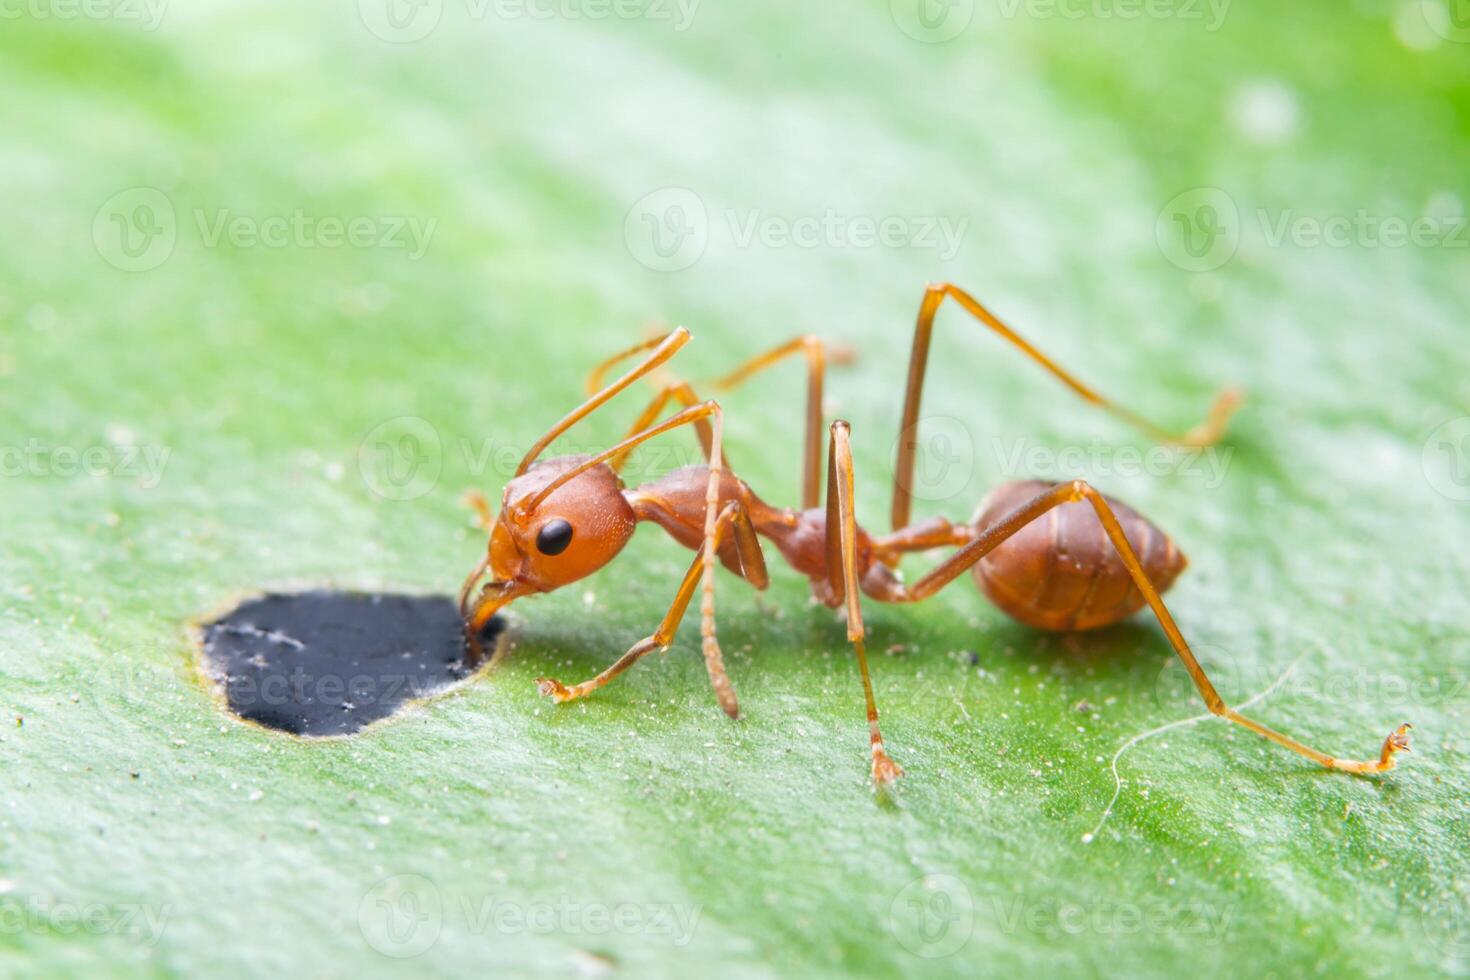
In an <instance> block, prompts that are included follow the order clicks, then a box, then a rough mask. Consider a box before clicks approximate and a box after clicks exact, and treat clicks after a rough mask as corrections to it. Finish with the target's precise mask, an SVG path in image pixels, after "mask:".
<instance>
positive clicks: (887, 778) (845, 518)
mask: <svg viewBox="0 0 1470 980" xmlns="http://www.w3.org/2000/svg"><path fill="white" fill-rule="evenodd" d="M848 436H849V431H848V425H847V423H846V422H843V421H841V420H838V421H836V422H833V423H832V441H831V442H830V443H828V450H827V584H828V586H829V587H830V588H831V589H832V592H833V595H835V596H837V597H838V598H842V599H845V600H846V602H847V639H848V640H849V641H850V642H851V643H852V648H853V651H854V652H856V654H857V662H858V673H859V674H861V675H862V679H863V697H864V698H865V699H866V700H867V704H868V738H869V741H870V742H871V743H872V747H873V782H874V783H876V784H878V785H879V786H883V785H887V784H888V783H891V782H893V781H894V780H895V779H897V778H898V777H899V776H902V775H903V768H902V767H901V766H899V764H898V763H896V762H894V761H893V759H891V758H890V757H889V755H888V752H887V751H886V750H885V749H884V748H883V733H882V732H881V731H880V730H879V729H878V704H877V701H876V700H875V699H874V697H873V679H872V677H871V676H870V675H869V673H868V653H867V649H866V647H865V645H864V644H865V637H866V630H864V629H863V606H862V591H861V589H860V587H859V584H858V576H857V520H856V518H855V517H854V514H853V500H852V498H853V477H852V447H851V446H850V444H849V439H848Z"/></svg>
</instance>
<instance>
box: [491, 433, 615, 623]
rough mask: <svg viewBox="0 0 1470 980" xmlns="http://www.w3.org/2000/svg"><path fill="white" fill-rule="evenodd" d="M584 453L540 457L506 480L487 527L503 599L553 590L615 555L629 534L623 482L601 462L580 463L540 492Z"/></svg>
mask: <svg viewBox="0 0 1470 980" xmlns="http://www.w3.org/2000/svg"><path fill="white" fill-rule="evenodd" d="M587 461H588V457H586V456H558V457H556V458H554V459H548V460H546V461H545V462H543V463H537V464H536V465H535V466H532V467H531V468H530V469H528V470H527V471H526V472H525V473H523V474H521V475H520V476H518V477H515V478H514V479H513V480H511V481H510V482H509V483H507V484H506V485H505V493H504V495H503V496H502V497H501V505H500V516H499V517H498V518H496V520H495V527H494V528H493V529H492V530H491V532H490V554H489V566H490V574H491V576H492V577H493V579H494V581H495V583H496V584H498V585H499V586H500V588H501V589H502V591H503V594H505V596H506V598H507V600H508V599H509V598H511V597H513V596H517V595H525V594H528V593H532V592H551V591H553V590H554V589H559V588H561V587H562V586H563V585H568V584H570V583H572V582H575V581H577V580H578V579H580V578H584V577H586V576H588V575H591V574H592V573H593V572H595V571H597V570H598V569H599V568H601V567H602V566H603V565H606V564H607V563H608V562H610V561H612V560H613V558H615V557H616V556H617V554H618V552H620V551H622V550H623V546H624V545H626V544H627V543H628V539H629V538H631V537H632V536H633V528H634V526H635V525H636V524H637V522H638V521H637V518H636V517H634V515H633V508H632V507H631V506H630V505H629V504H628V501H627V499H626V498H624V496H623V481H622V480H620V479H618V475H617V474H616V473H614V472H613V470H612V467H610V466H608V465H607V464H606V463H597V464H595V465H593V466H590V467H587V468H585V469H582V470H581V472H578V473H575V474H573V475H571V476H570V477H569V478H567V479H566V480H565V481H564V482H560V483H559V485H558V486H556V487H554V488H552V489H551V492H550V493H544V492H543V491H545V490H546V489H547V487H548V486H550V485H551V484H552V483H553V482H556V481H557V478H558V477H563V476H564V475H566V474H568V473H569V472H570V471H572V470H576V469H578V467H581V466H585V464H586V463H587Z"/></svg>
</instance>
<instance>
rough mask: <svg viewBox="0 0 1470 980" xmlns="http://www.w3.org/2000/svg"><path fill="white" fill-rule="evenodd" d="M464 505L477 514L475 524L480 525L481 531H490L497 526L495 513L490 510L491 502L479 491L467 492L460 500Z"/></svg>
mask: <svg viewBox="0 0 1470 980" xmlns="http://www.w3.org/2000/svg"><path fill="white" fill-rule="evenodd" d="M460 500H461V501H463V502H464V505H465V506H466V507H468V508H470V509H471V510H473V511H474V512H475V523H477V524H479V525H480V530H482V531H488V530H490V529H491V528H492V527H494V526H495V513H494V512H493V511H492V510H491V509H490V501H488V500H486V499H485V495H484V494H483V493H481V492H480V491H478V490H466V491H465V492H464V496H463V497H461V498H460Z"/></svg>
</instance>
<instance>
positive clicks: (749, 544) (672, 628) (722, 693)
mask: <svg viewBox="0 0 1470 980" xmlns="http://www.w3.org/2000/svg"><path fill="white" fill-rule="evenodd" d="M730 533H733V534H734V535H735V546H736V552H737V553H738V554H739V556H740V573H741V575H742V577H744V578H745V579H746V581H748V582H750V583H751V584H752V585H754V586H755V587H756V588H757V589H764V588H765V587H766V584H767V581H768V579H767V574H766V562H765V556H764V554H763V553H762V552H761V546H760V542H759V540H758V539H757V538H756V534H755V528H754V527H753V526H751V523H750V515H749V514H747V513H746V510H745V507H744V505H743V504H741V503H740V502H739V501H737V500H732V501H730V502H728V503H726V504H725V506H724V508H723V509H721V511H720V514H719V517H717V518H716V519H715V532H714V537H713V539H712V541H711V542H707V543H705V544H704V545H702V546H701V547H700V550H699V553H698V554H697V555H695V557H694V561H693V563H692V564H690V566H689V571H687V572H685V573H684V580H683V581H682V582H680V583H679V591H678V593H677V594H675V596H674V602H673V605H671V606H669V611H668V613H667V614H665V616H664V618H663V622H661V623H659V626H658V629H656V630H654V632H653V633H652V634H651V635H649V636H647V637H644V638H643V639H641V640H639V641H638V642H637V643H635V644H633V645H632V646H631V647H629V648H628V652H627V653H625V654H623V655H622V656H621V657H620V658H618V661H617V662H616V663H614V664H613V665H612V666H611V667H609V668H607V669H606V670H604V671H603V672H602V673H600V674H598V675H597V676H596V677H594V678H592V679H591V680H588V681H583V682H582V683H580V684H576V685H573V686H572V687H565V686H563V685H562V683H561V682H560V681H557V680H554V679H552V678H550V677H542V678H539V679H538V680H537V682H536V683H537V684H538V685H539V686H540V689H541V693H542V694H545V695H548V696H550V697H552V698H554V699H556V701H557V702H558V703H560V702H563V701H571V700H574V699H576V698H580V697H585V696H587V695H588V694H591V693H592V692H593V691H595V690H597V689H598V688H599V687H602V686H603V685H604V684H606V683H607V682H608V681H610V680H612V679H613V678H614V677H616V676H618V675H619V674H621V673H622V672H623V671H625V670H627V669H628V668H629V667H631V666H633V665H634V664H635V663H637V662H638V661H639V660H641V659H642V658H643V657H644V656H645V655H647V654H649V653H652V652H653V651H654V650H664V649H667V648H668V646H669V644H670V643H672V642H673V640H674V634H675V633H676V632H677V631H678V629H679V623H680V622H681V621H682V620H683V619H684V613H685V612H686V611H687V610H688V608H689V603H690V601H691V600H692V599H693V598H694V591H695V589H697V588H698V587H699V585H700V580H701V578H702V577H703V573H704V563H705V554H706V553H707V552H718V551H719V549H720V546H721V545H722V544H723V543H724V541H725V538H726V537H727V535H728V534H730ZM711 635H713V634H711ZM715 692H716V694H717V696H719V697H720V706H721V707H722V708H724V709H725V713H726V714H728V715H729V716H730V717H732V718H735V717H738V716H739V714H740V707H739V704H738V702H737V701H736V699H735V692H734V689H733V688H732V687H730V685H729V681H728V680H726V682H725V684H724V685H723V687H722V685H720V684H719V683H718V682H716V683H715Z"/></svg>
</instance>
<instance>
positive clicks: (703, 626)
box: [471, 375, 740, 718]
mask: <svg viewBox="0 0 1470 980" xmlns="http://www.w3.org/2000/svg"><path fill="white" fill-rule="evenodd" d="M626 377H632V375H627V376H625V378H626ZM589 404H590V403H589ZM700 419H710V420H711V427H710V428H711V439H710V461H709V479H708V481H707V482H706V484H705V492H704V547H703V550H702V551H701V552H700V560H701V563H702V566H703V567H702V569H701V576H700V587H701V589H702V591H703V593H704V595H703V599H702V600H701V602H700V605H699V613H700V623H699V632H700V636H701V638H702V640H703V644H702V645H703V649H704V665H705V669H706V670H708V671H709V677H710V683H711V685H713V687H714V689H715V696H716V697H717V698H718V699H719V702H720V707H721V708H723V709H724V710H725V713H726V714H727V715H729V716H730V717H732V718H737V717H739V715H740V706H739V704H738V703H737V701H736V699H735V690H734V688H733V687H731V685H730V678H729V676H728V675H727V674H726V673H725V661H724V657H723V655H722V654H721V652H720V644H719V641H718V640H717V639H716V638H715V558H716V550H717V549H716V547H715V544H714V541H715V528H716V527H717V525H718V521H719V514H718V513H717V508H718V507H719V501H720V481H721V477H722V475H723V474H724V469H725V466H724V456H723V455H722V453H721V441H722V438H723V435H724V431H725V422H724V419H725V416H724V413H723V412H722V411H721V410H720V405H719V403H718V402H714V401H707V402H702V403H701V404H699V405H695V406H693V407H692V408H686V409H684V411H682V412H680V413H678V414H677V415H674V416H672V417H670V418H668V419H665V420H664V421H662V422H660V423H658V424H657V425H653V426H650V427H649V428H647V429H645V430H643V431H642V432H640V433H638V434H637V435H635V436H631V437H629V438H627V439H624V440H623V441H622V442H620V443H618V444H617V445H616V446H613V447H612V448H611V449H606V450H603V451H602V452H600V453H598V454H597V455H596V456H592V457H589V458H587V459H585V460H583V461H582V462H580V463H578V464H577V465H575V466H573V467H571V468H570V469H567V470H565V471H563V472H562V473H560V474H558V475H557V476H556V477H555V478H554V479H552V480H551V481H550V482H549V483H547V484H546V485H545V486H544V487H542V488H541V489H539V490H537V491H536V492H535V493H534V494H530V495H529V496H528V497H526V498H525V499H522V500H519V501H517V502H516V505H515V506H516V512H515V514H513V515H512V519H516V514H520V515H525V514H531V513H535V510H536V508H537V507H539V506H540V505H541V502H542V501H543V500H545V499H546V498H547V497H549V496H551V495H552V494H553V493H555V492H556V491H557V490H558V489H560V488H561V487H562V486H564V485H565V484H566V483H567V482H568V481H571V480H574V479H576V478H577V477H578V476H580V475H581V474H583V473H585V472H587V471H588V470H590V469H591V468H592V467H594V466H600V465H602V464H603V463H605V462H606V461H607V460H608V459H610V458H612V457H613V456H616V455H618V454H619V453H622V452H625V451H626V450H628V449H631V448H633V447H634V446H637V445H639V444H640V443H643V442H646V441H647V440H649V439H652V438H653V437H654V436H657V435H660V434H662V433H664V432H669V431H671V430H673V429H676V428H678V427H679V426H681V425H689V424H690V423H694V422H698V421H699V420H700ZM490 608H493V607H490ZM479 616H480V613H475V614H474V617H473V618H472V619H471V623H474V622H476V621H478V619H479Z"/></svg>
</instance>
